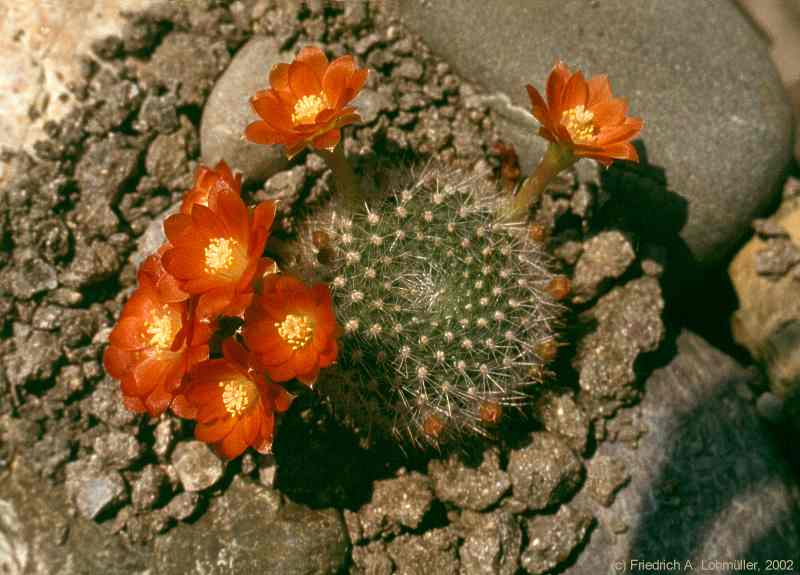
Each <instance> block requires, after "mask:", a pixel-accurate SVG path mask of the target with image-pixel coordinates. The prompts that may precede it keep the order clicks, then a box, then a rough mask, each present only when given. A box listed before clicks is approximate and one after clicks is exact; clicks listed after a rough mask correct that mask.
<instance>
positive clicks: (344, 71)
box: [322, 56, 356, 109]
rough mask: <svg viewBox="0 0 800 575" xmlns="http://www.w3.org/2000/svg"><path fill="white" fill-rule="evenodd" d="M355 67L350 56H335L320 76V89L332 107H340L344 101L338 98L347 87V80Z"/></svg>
mask: <svg viewBox="0 0 800 575" xmlns="http://www.w3.org/2000/svg"><path fill="white" fill-rule="evenodd" d="M355 69H356V64H355V61H354V60H353V57H352V56H341V57H340V58H336V60H334V61H333V62H331V65H330V66H328V69H327V70H325V73H324V75H323V76H322V89H323V90H324V92H325V97H326V98H327V99H328V102H329V103H330V104H331V105H332V106H333V108H334V109H336V108H340V107H341V106H342V105H344V102H341V103H340V101H339V98H340V97H341V95H342V94H343V93H344V91H345V89H346V88H347V84H348V80H349V79H350V76H352V75H353V72H354V71H355Z"/></svg>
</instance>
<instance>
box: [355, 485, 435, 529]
mask: <svg viewBox="0 0 800 575" xmlns="http://www.w3.org/2000/svg"><path fill="white" fill-rule="evenodd" d="M433 501H434V495H433V490H432V488H431V481H430V479H429V478H428V477H426V476H424V475H421V474H419V473H413V472H412V473H410V474H408V475H403V476H400V477H397V478H394V479H384V480H382V481H376V482H375V483H374V484H373V492H372V499H371V500H370V502H369V503H367V504H366V505H364V506H363V507H362V508H361V509H359V510H358V524H359V526H360V532H361V537H359V539H362V538H363V539H374V538H376V537H378V536H388V535H393V534H397V533H400V532H401V531H403V530H404V529H412V530H413V529H416V528H418V527H419V526H420V524H421V523H422V520H423V518H424V517H425V515H426V514H427V513H428V511H429V510H430V508H431V505H432V504H433Z"/></svg>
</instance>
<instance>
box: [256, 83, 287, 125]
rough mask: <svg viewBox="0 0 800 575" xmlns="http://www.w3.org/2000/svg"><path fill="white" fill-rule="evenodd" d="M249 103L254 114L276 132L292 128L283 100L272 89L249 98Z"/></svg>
mask: <svg viewBox="0 0 800 575" xmlns="http://www.w3.org/2000/svg"><path fill="white" fill-rule="evenodd" d="M250 105H251V106H252V107H253V110H255V112H256V114H258V115H259V116H261V118H262V119H263V120H264V121H265V122H266V123H267V125H268V126H269V127H271V128H272V129H274V130H275V131H277V132H285V131H291V130H292V129H293V128H294V124H293V123H292V116H291V114H290V113H289V110H287V109H286V106H285V104H284V102H282V101H281V99H280V98H279V97H278V95H277V93H276V92H275V91H273V90H270V91H268V92H263V93H261V94H259V95H257V96H256V97H255V98H253V99H251V100H250Z"/></svg>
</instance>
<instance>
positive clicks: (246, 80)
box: [200, 36, 294, 180]
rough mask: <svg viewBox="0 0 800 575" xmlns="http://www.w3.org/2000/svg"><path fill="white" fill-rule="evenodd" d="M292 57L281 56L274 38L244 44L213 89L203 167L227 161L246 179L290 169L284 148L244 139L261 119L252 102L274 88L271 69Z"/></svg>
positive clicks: (204, 134) (205, 112) (263, 177)
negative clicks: (271, 81) (246, 133)
mask: <svg viewBox="0 0 800 575" xmlns="http://www.w3.org/2000/svg"><path fill="white" fill-rule="evenodd" d="M293 57H294V56H293V54H289V53H286V52H281V51H280V49H279V45H278V43H277V42H276V41H275V40H274V39H273V38H267V37H263V36H256V37H254V38H252V39H251V40H250V41H249V42H247V44H245V45H244V46H243V47H242V48H241V49H240V50H239V51H238V52H237V53H236V56H235V57H234V58H233V60H232V61H231V63H230V65H229V66H228V69H227V70H225V73H224V74H223V75H222V76H221V77H220V79H219V80H218V81H217V83H216V85H215V86H214V89H213V91H212V92H211V95H210V96H209V98H208V101H207V102H206V105H205V108H203V120H202V123H201V126H200V149H201V153H202V158H203V163H205V164H207V165H210V166H213V165H215V164H216V163H217V162H218V161H219V160H221V159H224V160H225V161H226V162H227V163H228V165H229V166H231V168H233V169H235V170H239V171H240V172H242V173H243V174H244V177H245V178H247V179H253V180H266V179H267V178H269V177H270V176H271V175H272V174H274V173H275V172H277V171H278V170H281V169H282V168H283V167H284V166H286V156H285V153H284V150H283V147H282V146H264V145H260V144H253V143H252V142H248V141H247V140H245V139H244V129H245V128H246V127H247V124H249V123H250V122H252V121H254V120H257V119H258V117H257V116H256V114H255V112H253V111H251V109H250V98H251V97H252V96H253V95H255V93H256V91H257V90H265V89H267V88H269V71H270V70H271V69H272V66H274V65H275V64H278V63H279V62H291V61H292V59H293Z"/></svg>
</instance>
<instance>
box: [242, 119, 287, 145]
mask: <svg viewBox="0 0 800 575" xmlns="http://www.w3.org/2000/svg"><path fill="white" fill-rule="evenodd" d="M244 135H245V138H247V139H248V140H250V141H251V142H253V143H254V144H283V143H284V141H285V136H284V134H282V133H280V132H277V131H276V130H275V129H274V128H272V127H270V125H269V124H267V123H266V122H264V121H257V122H252V123H250V124H248V125H247V127H246V128H245V129H244Z"/></svg>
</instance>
